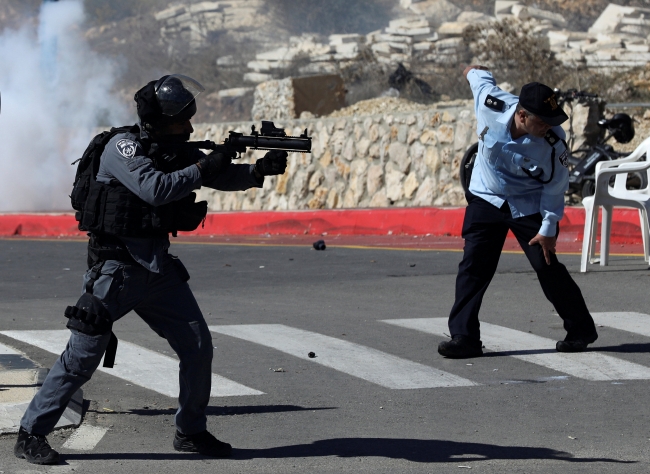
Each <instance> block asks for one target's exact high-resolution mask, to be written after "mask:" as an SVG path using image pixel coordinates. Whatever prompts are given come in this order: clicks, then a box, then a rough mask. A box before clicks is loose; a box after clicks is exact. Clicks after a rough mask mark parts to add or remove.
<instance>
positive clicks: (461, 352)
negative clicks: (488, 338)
mask: <svg viewBox="0 0 650 474" xmlns="http://www.w3.org/2000/svg"><path fill="white" fill-rule="evenodd" d="M438 354H440V355H442V356H445V357H449V358H450V359H468V358H470V357H481V356H482V355H483V345H482V344H481V341H477V340H476V339H471V338H469V337H467V336H459V335H456V336H453V337H452V339H451V341H443V342H441V343H440V344H439V345H438Z"/></svg>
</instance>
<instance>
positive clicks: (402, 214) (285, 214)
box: [0, 207, 641, 244]
mask: <svg viewBox="0 0 650 474" xmlns="http://www.w3.org/2000/svg"><path fill="white" fill-rule="evenodd" d="M464 215H465V208H464V207H454V208H435V207H420V208H399V209H395V208H393V209H341V210H319V211H242V212H215V213H210V214H208V216H207V218H206V220H205V225H204V226H203V227H199V228H198V229H197V230H196V231H194V232H191V233H183V234H186V235H264V234H270V235H302V234H307V235H321V234H323V233H324V232H327V233H328V234H329V235H337V234H340V235H426V234H430V235H439V236H445V235H450V236H460V233H461V229H462V224H463V217H464ZM584 219H585V211H584V209H583V208H577V207H569V208H566V209H565V215H564V218H563V219H562V221H561V222H560V229H561V232H560V240H561V241H571V242H575V241H578V240H582V233H583V228H584ZM83 235H85V233H84V232H80V231H79V230H78V229H77V222H76V221H75V219H74V214H72V213H69V214H68V213H65V214H0V236H4V237H6V236H24V237H60V236H61V237H63V236H67V237H70V236H83ZM510 237H512V235H510ZM611 242H612V243H614V244H639V243H641V228H640V222H639V214H638V211H636V210H633V209H616V210H615V211H614V217H613V222H612V234H611Z"/></svg>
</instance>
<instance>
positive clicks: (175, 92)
mask: <svg viewBox="0 0 650 474" xmlns="http://www.w3.org/2000/svg"><path fill="white" fill-rule="evenodd" d="M204 90H205V88H204V87H203V86H202V85H201V84H200V83H199V82H198V81H196V80H194V79H192V78H191V77H187V76H184V75H182V74H172V75H168V76H163V77H161V78H160V79H158V80H157V81H151V82H149V83H148V84H147V85H146V86H144V87H143V88H142V89H140V90H139V91H138V92H136V93H135V96H134V97H133V100H135V102H136V104H137V107H138V117H140V121H141V122H142V123H144V124H148V125H150V126H152V127H154V128H157V127H163V126H165V125H168V124H170V123H175V122H183V121H185V120H189V119H190V118H191V117H192V116H193V115H194V114H195V113H196V101H195V98H196V96H198V95H199V94H200V93H201V92H203V91H204Z"/></svg>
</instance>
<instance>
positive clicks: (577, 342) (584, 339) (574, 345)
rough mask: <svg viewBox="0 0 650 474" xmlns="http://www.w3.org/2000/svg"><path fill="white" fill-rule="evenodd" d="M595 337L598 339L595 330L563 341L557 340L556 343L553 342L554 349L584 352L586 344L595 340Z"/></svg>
mask: <svg viewBox="0 0 650 474" xmlns="http://www.w3.org/2000/svg"><path fill="white" fill-rule="evenodd" d="M567 337H568V336H567ZM596 339H598V334H597V333H595V332H594V333H593V334H590V335H589V336H581V337H576V338H571V339H565V340H564V341H558V342H557V344H555V349H556V350H557V351H558V352H584V351H585V350H586V349H587V346H588V345H589V344H591V343H592V342H595V341H596Z"/></svg>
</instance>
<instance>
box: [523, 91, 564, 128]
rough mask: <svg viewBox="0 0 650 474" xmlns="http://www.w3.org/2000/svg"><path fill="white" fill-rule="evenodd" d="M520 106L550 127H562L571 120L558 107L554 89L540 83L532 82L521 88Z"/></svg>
mask: <svg viewBox="0 0 650 474" xmlns="http://www.w3.org/2000/svg"><path fill="white" fill-rule="evenodd" d="M519 105H521V106H522V107H523V108H524V109H526V110H527V111H528V112H530V113H531V114H533V115H535V116H537V117H539V118H540V119H542V120H543V121H544V122H546V123H547V124H549V125H553V126H555V125H560V124H561V123H563V122H565V121H567V120H568V118H569V116H568V115H567V114H565V113H564V110H562V107H560V106H559V105H558V103H557V97H556V96H555V92H554V91H553V89H551V88H550V87H548V86H545V85H544V84H540V83H539V82H530V83H528V84H526V85H525V86H523V87H522V88H521V93H520V94H519Z"/></svg>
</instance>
